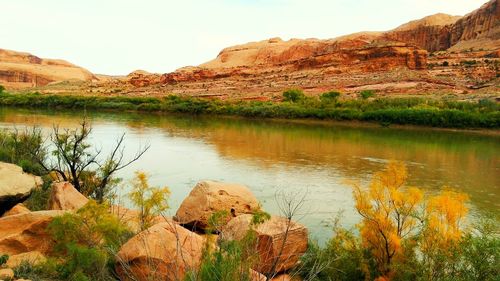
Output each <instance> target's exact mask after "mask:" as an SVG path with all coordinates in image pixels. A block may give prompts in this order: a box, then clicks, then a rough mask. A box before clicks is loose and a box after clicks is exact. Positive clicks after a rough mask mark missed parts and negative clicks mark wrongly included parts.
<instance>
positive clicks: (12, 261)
mask: <svg viewBox="0 0 500 281" xmlns="http://www.w3.org/2000/svg"><path fill="white" fill-rule="evenodd" d="M46 260H47V258H46V257H45V256H44V255H43V254H42V253H40V252H38V251H33V252H26V253H22V254H17V255H12V256H10V257H9V260H8V261H7V266H8V267H10V268H16V267H18V266H19V265H21V264H22V263H23V262H27V263H29V264H31V265H38V264H41V263H44V262H45V261H46Z"/></svg>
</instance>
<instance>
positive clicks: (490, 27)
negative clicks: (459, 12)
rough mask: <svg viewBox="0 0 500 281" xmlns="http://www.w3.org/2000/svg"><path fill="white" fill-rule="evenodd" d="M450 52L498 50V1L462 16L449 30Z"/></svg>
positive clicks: (499, 29) (499, 46)
mask: <svg viewBox="0 0 500 281" xmlns="http://www.w3.org/2000/svg"><path fill="white" fill-rule="evenodd" d="M450 33H451V35H450V42H451V46H452V50H464V49H470V48H473V49H476V50H477V49H493V50H498V49H500V0H491V1H489V2H488V3H486V4H484V5H483V6H482V7H481V8H479V9H478V10H476V11H474V12H472V13H470V14H468V15H466V16H464V17H463V18H461V19H459V20H458V21H457V22H456V23H455V24H453V26H452V28H451V30H450Z"/></svg>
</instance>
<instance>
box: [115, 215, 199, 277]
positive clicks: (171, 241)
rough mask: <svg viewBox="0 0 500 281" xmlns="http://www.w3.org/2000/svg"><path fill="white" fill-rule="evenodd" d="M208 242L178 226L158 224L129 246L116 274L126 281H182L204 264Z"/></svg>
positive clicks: (121, 255)
mask: <svg viewBox="0 0 500 281" xmlns="http://www.w3.org/2000/svg"><path fill="white" fill-rule="evenodd" d="M203 245H204V241H203V238H202V237H201V236H199V235H198V234H196V233H193V232H191V231H189V230H187V229H185V228H183V227H181V226H179V225H178V224H177V223H175V222H173V221H170V222H164V223H159V224H156V225H154V226H152V227H150V228H149V229H147V230H144V231H142V232H140V233H139V234H137V235H136V236H134V237H133V238H132V239H130V240H129V241H128V242H127V243H125V244H124V245H123V246H122V247H121V249H120V251H119V252H118V254H117V263H116V271H117V273H118V275H119V277H120V279H121V280H122V281H123V280H138V281H142V280H144V281H146V280H160V278H161V280H182V278H183V277H184V275H185V274H186V272H187V271H188V270H189V269H192V268H196V267H197V266H198V265H199V263H200V260H201V256H202V250H203Z"/></svg>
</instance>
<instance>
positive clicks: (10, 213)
mask: <svg viewBox="0 0 500 281" xmlns="http://www.w3.org/2000/svg"><path fill="white" fill-rule="evenodd" d="M29 212H31V211H30V210H29V209H28V208H26V207H25V206H24V205H23V204H22V203H19V204H17V205H15V206H14V207H12V209H10V210H8V211H7V212H5V213H4V214H3V217H7V216H14V215H18V214H25V213H29Z"/></svg>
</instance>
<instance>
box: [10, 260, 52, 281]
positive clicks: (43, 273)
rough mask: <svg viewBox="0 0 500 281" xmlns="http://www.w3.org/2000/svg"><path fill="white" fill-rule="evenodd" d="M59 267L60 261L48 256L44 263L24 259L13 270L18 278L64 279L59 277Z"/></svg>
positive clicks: (37, 279) (44, 280) (48, 280)
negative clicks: (34, 262) (33, 262)
mask: <svg viewBox="0 0 500 281" xmlns="http://www.w3.org/2000/svg"><path fill="white" fill-rule="evenodd" d="M58 268H59V263H58V262H57V261H56V260H55V259H53V258H48V259H47V261H45V262H44V263H42V264H37V265H33V264H32V263H31V262H29V261H22V262H21V264H19V265H18V266H17V267H15V268H13V270H14V276H15V277H16V278H22V279H28V280H31V281H59V280H61V281H62V279H60V278H59V273H58Z"/></svg>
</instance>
